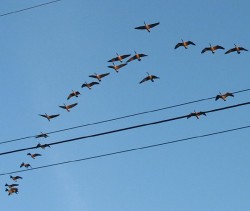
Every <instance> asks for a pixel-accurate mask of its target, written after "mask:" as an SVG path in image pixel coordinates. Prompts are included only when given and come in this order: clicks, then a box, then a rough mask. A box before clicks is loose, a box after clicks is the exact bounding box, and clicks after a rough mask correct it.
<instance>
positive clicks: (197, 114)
mask: <svg viewBox="0 0 250 211" xmlns="http://www.w3.org/2000/svg"><path fill="white" fill-rule="evenodd" d="M201 115H204V116H207V115H206V113H205V112H203V111H200V112H195V111H194V112H193V113H190V114H189V115H187V119H189V118H190V117H192V116H195V117H196V118H197V119H199V118H200V116H201Z"/></svg>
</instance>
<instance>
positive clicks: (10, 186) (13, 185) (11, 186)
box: [5, 183, 19, 188]
mask: <svg viewBox="0 0 250 211" xmlns="http://www.w3.org/2000/svg"><path fill="white" fill-rule="evenodd" d="M5 186H7V187H8V188H13V187H16V186H19V185H18V184H10V185H8V184H7V183H6V184H5Z"/></svg>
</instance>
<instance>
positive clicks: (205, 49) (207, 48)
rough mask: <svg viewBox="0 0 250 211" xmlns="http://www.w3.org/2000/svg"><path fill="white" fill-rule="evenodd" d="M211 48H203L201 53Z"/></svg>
mask: <svg viewBox="0 0 250 211" xmlns="http://www.w3.org/2000/svg"><path fill="white" fill-rule="evenodd" d="M210 50H211V49H210V48H204V49H203V50H202V51H201V53H205V52H206V51H210Z"/></svg>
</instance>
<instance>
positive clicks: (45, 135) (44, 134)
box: [35, 132, 49, 138]
mask: <svg viewBox="0 0 250 211" xmlns="http://www.w3.org/2000/svg"><path fill="white" fill-rule="evenodd" d="M48 137H49V136H48V135H47V134H46V133H43V132H41V134H39V135H37V136H36V137H35V138H48Z"/></svg>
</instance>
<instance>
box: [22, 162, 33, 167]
mask: <svg viewBox="0 0 250 211" xmlns="http://www.w3.org/2000/svg"><path fill="white" fill-rule="evenodd" d="M22 167H25V168H29V167H30V168H32V167H31V165H30V164H29V163H24V162H22V163H21V165H20V168H22Z"/></svg>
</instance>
